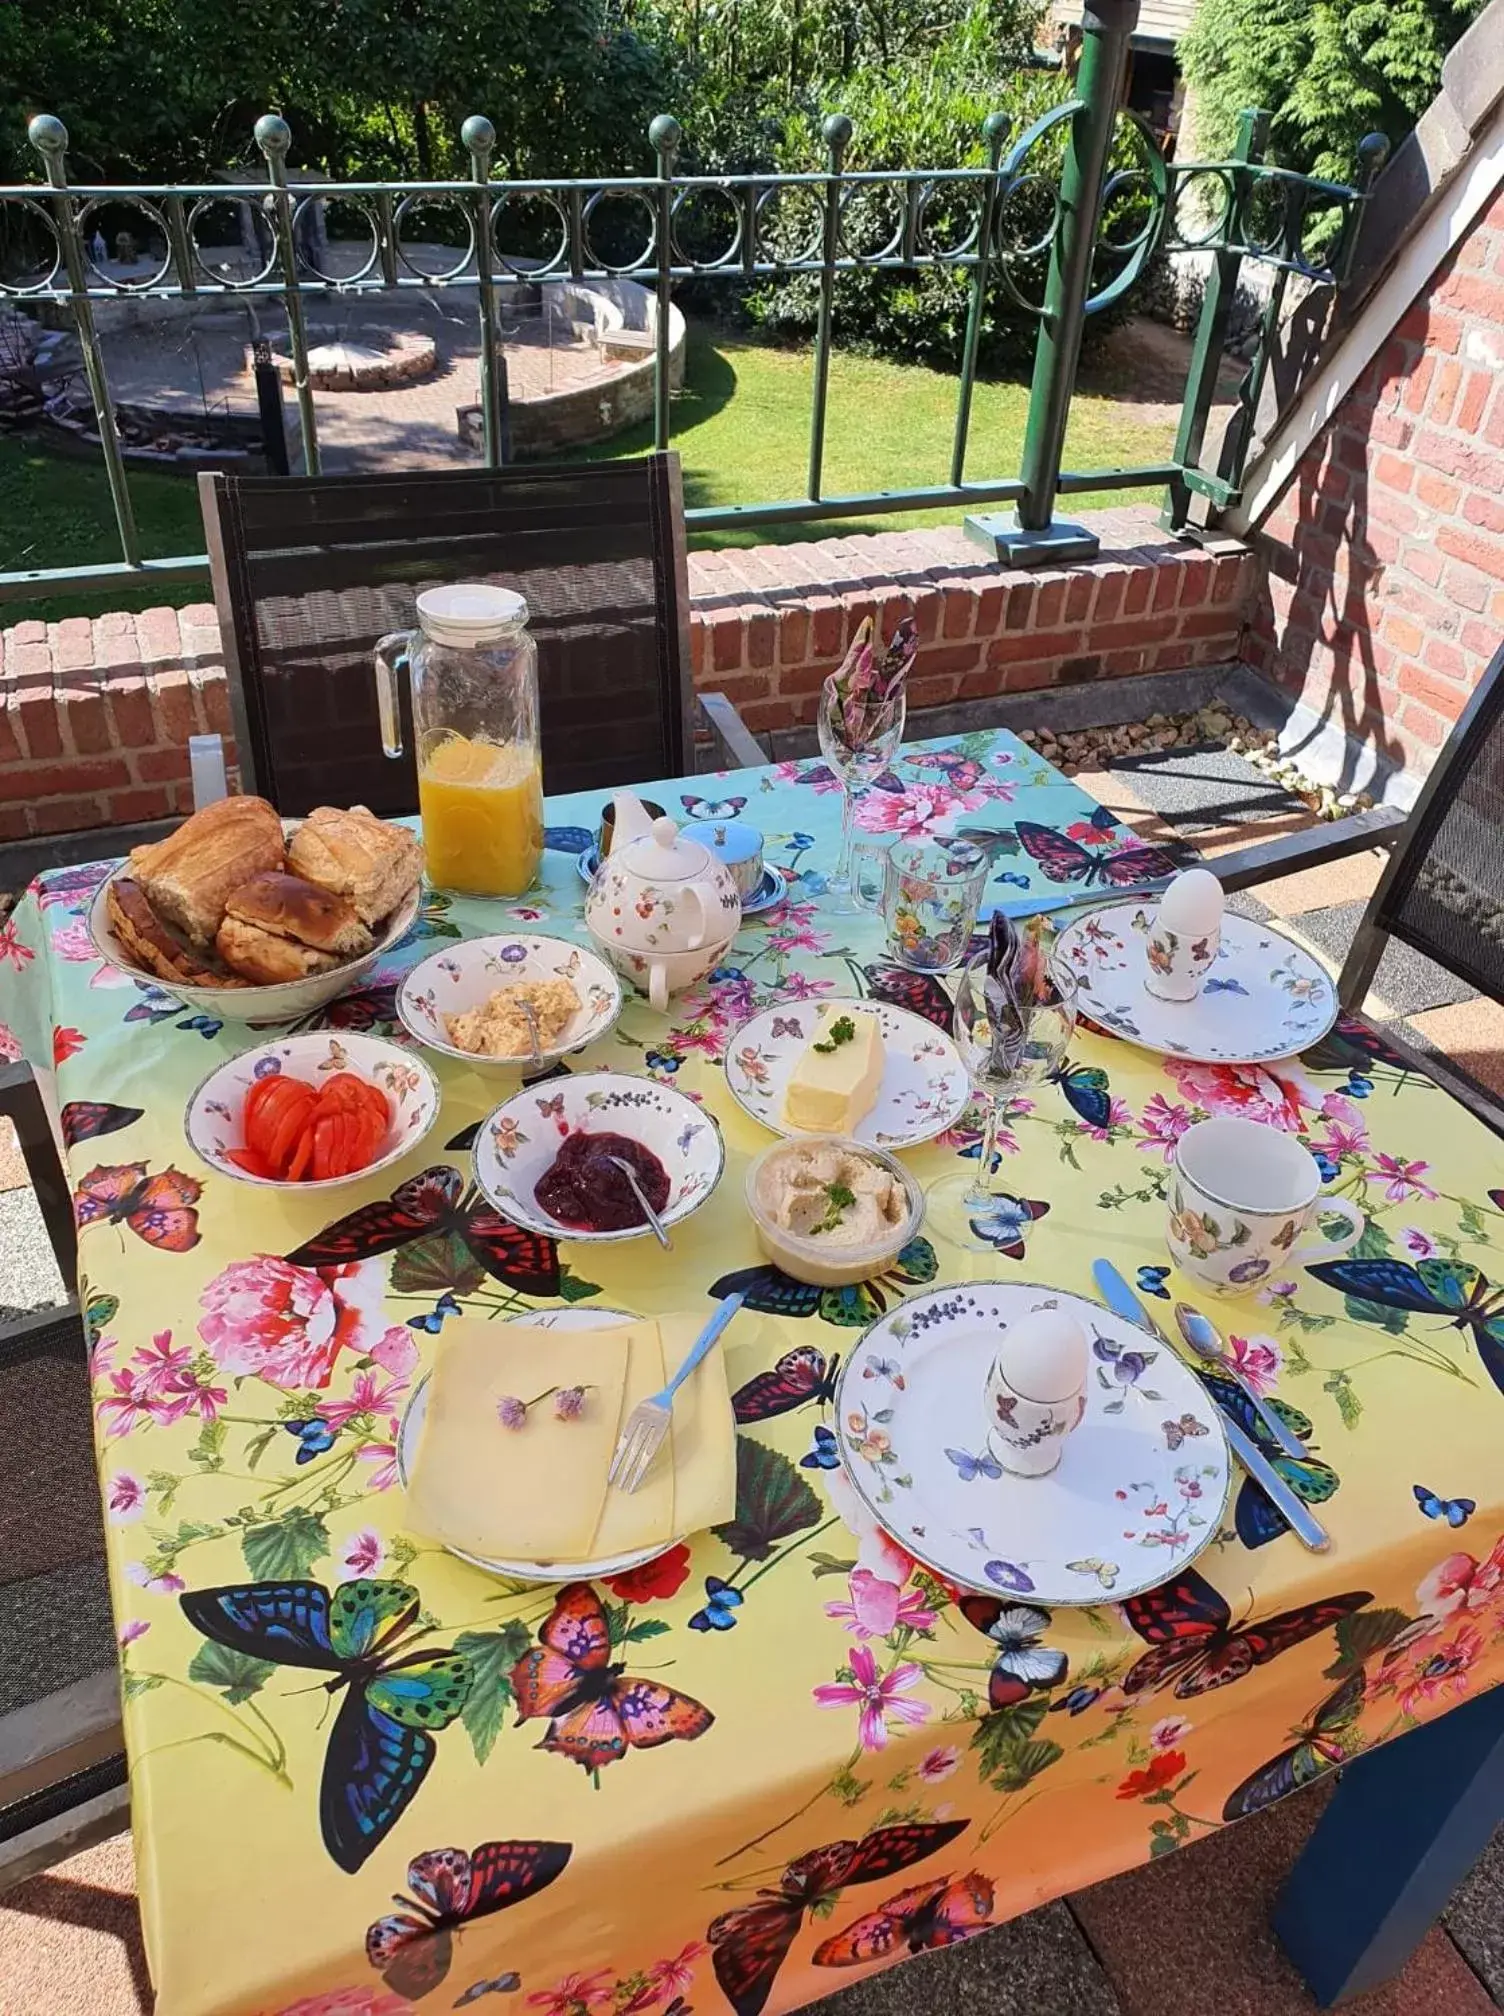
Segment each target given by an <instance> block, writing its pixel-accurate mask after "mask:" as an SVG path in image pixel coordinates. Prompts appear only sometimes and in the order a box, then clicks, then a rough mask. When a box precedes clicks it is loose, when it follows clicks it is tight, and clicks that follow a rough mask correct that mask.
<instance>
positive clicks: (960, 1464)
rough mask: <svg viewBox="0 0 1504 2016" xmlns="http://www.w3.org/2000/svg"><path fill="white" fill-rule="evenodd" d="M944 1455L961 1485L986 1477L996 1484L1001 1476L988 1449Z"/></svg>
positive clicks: (1000, 1466) (951, 1451)
mask: <svg viewBox="0 0 1504 2016" xmlns="http://www.w3.org/2000/svg"><path fill="white" fill-rule="evenodd" d="M945 1453H946V1455H947V1456H948V1457H949V1458H950V1460H951V1462H952V1463H954V1464H955V1466H956V1468H957V1470H959V1471H960V1473H961V1482H962V1483H963V1484H970V1483H971V1482H972V1480H973V1479H974V1478H977V1477H987V1478H990V1479H991V1480H992V1481H993V1482H996V1480H997V1479H998V1478H999V1477H1001V1476H1002V1474H1003V1466H1002V1464H1001V1463H999V1462H998V1460H997V1458H996V1457H995V1456H994V1455H993V1454H992V1452H991V1451H990V1450H988V1449H984V1450H983V1451H982V1453H981V1455H980V1456H970V1455H968V1454H967V1452H966V1451H965V1450H964V1449H947V1450H946V1452H945ZM1030 1586H1031V1587H1032V1586H1033V1585H1032V1584H1031V1585H1030Z"/></svg>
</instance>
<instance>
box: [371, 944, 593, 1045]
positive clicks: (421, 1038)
mask: <svg viewBox="0 0 1504 2016" xmlns="http://www.w3.org/2000/svg"><path fill="white" fill-rule="evenodd" d="M553 979H564V980H569V981H571V982H572V983H573V985H574V989H575V992H576V993H577V994H578V995H579V997H580V1006H579V1008H578V1010H577V1011H576V1012H575V1014H574V1016H573V1018H572V1019H571V1020H570V1021H569V1022H568V1023H567V1024H566V1026H565V1027H564V1028H563V1029H562V1030H561V1031H560V1032H559V1035H558V1036H557V1037H556V1038H555V1040H554V1041H553V1042H552V1043H550V1044H545V1045H543V1046H542V1047H541V1050H540V1055H541V1057H542V1060H543V1062H544V1063H545V1064H547V1063H551V1062H553V1061H554V1060H556V1059H557V1058H560V1057H565V1056H567V1055H568V1054H569V1052H570V1051H571V1050H581V1049H583V1048H584V1046H585V1045H586V1044H587V1043H593V1042H594V1041H595V1040H596V1038H597V1037H598V1036H605V1035H606V1034H608V1033H609V1031H610V1030H612V1029H614V1028H615V1026H616V1019H617V1017H618V1016H619V1015H620V1014H621V982H620V981H619V980H618V979H617V977H616V975H615V974H614V973H613V972H612V971H611V968H610V967H609V966H608V965H607V964H606V962H605V960H604V959H602V958H601V957H600V955H599V954H598V953H596V952H591V951H588V950H587V949H586V948H585V947H584V946H583V945H571V944H570V943H568V941H567V940H565V939H563V938H545V937H543V936H541V935H540V934H538V933H536V932H527V931H510V932H503V933H501V934H500V935H499V936H497V937H493V938H466V939H462V940H461V941H460V942H459V943H457V944H450V945H445V946H444V947H442V949H441V950H439V951H437V952H430V953H429V955H428V957H427V958H426V959H421V960H420V961H419V962H418V964H417V965H416V966H414V967H413V968H412V970H411V971H410V972H409V973H407V974H406V975H404V977H403V981H402V985H401V986H400V987H399V988H398V989H397V1018H398V1020H399V1021H400V1022H401V1024H402V1026H403V1028H404V1029H405V1030H406V1031H407V1033H408V1035H409V1036H413V1037H416V1039H417V1040H418V1042H420V1043H422V1044H423V1045H424V1046H425V1047H426V1048H427V1049H429V1050H437V1051H438V1052H439V1054H440V1056H443V1057H452V1058H453V1059H454V1060H455V1062H456V1063H457V1064H468V1065H469V1066H470V1068H471V1069H472V1070H475V1071H482V1072H485V1071H519V1070H524V1071H525V1070H528V1069H530V1068H531V1067H532V1058H531V1057H529V1056H526V1055H524V1056H519V1057H477V1056H475V1055H474V1054H473V1053H472V1052H471V1051H469V1050H461V1049H459V1048H458V1047H457V1046H456V1045H455V1044H453V1043H451V1042H450V1040H449V1032H448V1030H447V1028H446V1027H445V1022H444V1018H445V1016H447V1015H457V1014H460V1013H462V1012H463V1011H464V1010H465V1009H467V1008H478V1007H479V1006H480V1005H481V1003H482V1002H483V1001H485V1000H486V999H488V997H489V996H490V995H492V994H494V993H495V992H496V989H497V988H498V987H505V986H506V985H507V984H508V983H509V982H510V981H514V980H553Z"/></svg>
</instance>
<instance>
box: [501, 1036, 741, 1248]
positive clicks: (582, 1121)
mask: <svg viewBox="0 0 1504 2016" xmlns="http://www.w3.org/2000/svg"><path fill="white" fill-rule="evenodd" d="M474 1158H475V1180H476V1182H477V1183H478V1184H479V1185H480V1187H481V1189H482V1191H483V1192H484V1193H485V1195H486V1197H487V1198H488V1199H489V1201H490V1202H491V1204H493V1205H494V1206H495V1208H496V1209H497V1210H498V1211H499V1212H500V1213H501V1214H502V1216H503V1217H505V1218H510V1219H511V1221H512V1223H513V1224H514V1225H522V1226H525V1227H526V1228H527V1229H528V1230H529V1231H532V1232H541V1233H544V1234H546V1235H547V1236H548V1237H549V1238H551V1239H561V1240H573V1239H577V1240H584V1241H587V1242H588V1241H597V1242H599V1241H610V1240H622V1239H639V1238H641V1237H642V1236H643V1234H644V1233H649V1232H650V1231H651V1228H650V1226H649V1224H648V1221H647V1217H646V1214H645V1213H644V1211H643V1209H642V1206H641V1204H640V1203H639V1201H638V1200H637V1198H636V1197H635V1196H634V1195H633V1191H632V1185H631V1183H630V1182H629V1181H628V1178H627V1175H626V1172H625V1171H624V1170H623V1169H622V1167H621V1166H620V1165H621V1164H622V1163H626V1164H627V1165H628V1167H629V1168H630V1169H631V1171H632V1174H633V1176H635V1178H636V1180H637V1183H638V1185H639V1187H640V1188H641V1190H642V1192H643V1195H644V1196H645V1197H646V1198H647V1200H648V1202H649V1203H650V1204H651V1205H652V1207H653V1209H654V1210H655V1211H656V1212H657V1214H658V1216H659V1217H660V1218H661V1219H662V1221H663V1223H664V1225H665V1226H673V1225H677V1224H678V1223H679V1222H680V1221H681V1220H682V1219H685V1218H687V1217H688V1216H689V1215H690V1213H691V1212H692V1211H697V1210H698V1209H699V1207H700V1206H701V1205H702V1204H703V1203H704V1202H705V1200H706V1198H707V1197H708V1196H709V1195H710V1194H711V1192H712V1191H713V1190H714V1189H715V1186H716V1184H717V1183H719V1182H720V1180H721V1174H722V1171H723V1170H724V1168H725V1166H726V1150H725V1145H724V1143H723V1142H722V1140H721V1130H720V1128H719V1127H718V1126H717V1125H716V1123H715V1120H714V1119H713V1117H712V1116H711V1115H710V1114H709V1113H707V1112H706V1110H705V1109H704V1107H703V1106H697V1105H696V1104H695V1102H694V1100H693V1099H689V1098H686V1097H685V1095H684V1094H683V1093H682V1092H676V1091H675V1090H674V1089H673V1087H672V1086H670V1085H660V1084H658V1083H656V1082H655V1081H654V1080H653V1079H650V1078H633V1077H630V1076H628V1074H627V1073H626V1072H624V1071H588V1072H583V1071H582V1072H573V1073H571V1074H569V1075H568V1076H566V1077H560V1078H548V1079H544V1080H543V1081H542V1082H541V1083H540V1084H537V1085H533V1086H529V1087H526V1088H524V1090H522V1091H521V1092H518V1093H516V1094H515V1095H514V1096H513V1097H512V1098H510V1099H507V1100H504V1101H503V1103H502V1104H501V1105H500V1106H498V1107H497V1108H496V1110H495V1112H493V1113H489V1114H488V1115H487V1116H486V1118H485V1119H484V1120H483V1121H482V1122H481V1124H480V1129H479V1131H478V1133H477V1134H476V1137H475V1148H474Z"/></svg>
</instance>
